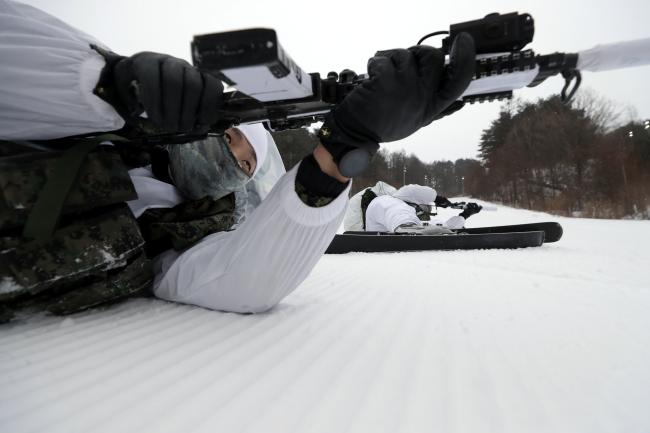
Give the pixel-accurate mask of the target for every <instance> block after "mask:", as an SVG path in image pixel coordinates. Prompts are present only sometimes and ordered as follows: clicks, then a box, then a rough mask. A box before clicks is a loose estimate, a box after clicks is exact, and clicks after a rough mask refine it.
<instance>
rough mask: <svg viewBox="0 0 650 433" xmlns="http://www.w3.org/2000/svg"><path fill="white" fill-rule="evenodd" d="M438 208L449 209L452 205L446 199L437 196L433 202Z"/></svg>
mask: <svg viewBox="0 0 650 433" xmlns="http://www.w3.org/2000/svg"><path fill="white" fill-rule="evenodd" d="M433 202H434V203H435V204H436V206H438V207H449V206H453V203H452V202H450V201H449V199H448V198H447V197H443V196H441V195H437V196H436V199H435V200H434V201H433Z"/></svg>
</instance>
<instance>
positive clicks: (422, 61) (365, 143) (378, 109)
mask: <svg viewBox="0 0 650 433" xmlns="http://www.w3.org/2000/svg"><path fill="white" fill-rule="evenodd" d="M474 69H475V48H474V40H473V39H472V37H471V36H470V35H469V34H466V33H461V34H459V35H458V36H457V37H456V39H455V41H454V43H453V46H452V49H451V55H450V63H449V65H448V66H447V67H445V56H444V54H443V52H442V51H440V50H438V49H436V48H433V47H429V46H424V45H418V46H415V47H411V48H409V49H408V50H406V49H395V50H388V51H379V52H377V53H376V54H375V56H374V57H372V58H371V59H370V60H369V61H368V74H369V79H368V80H366V81H365V82H363V83H362V84H360V85H358V86H357V87H356V88H355V89H354V90H353V91H352V92H350V94H348V95H347V96H346V97H345V99H343V101H342V102H341V103H340V104H339V105H338V106H336V107H335V108H334V109H333V110H332V111H331V112H330V113H328V115H327V117H326V119H325V122H324V124H323V127H322V128H321V130H320V132H319V137H320V140H321V143H322V144H323V145H324V146H325V148H326V149H327V150H328V151H329V152H330V153H331V154H332V156H333V158H334V161H335V162H336V163H337V164H338V167H339V171H340V172H341V174H343V175H344V176H346V177H353V176H357V175H359V174H360V173H361V172H362V171H363V169H364V168H365V167H366V166H367V164H368V162H369V161H370V158H371V157H372V155H374V153H375V152H376V151H377V149H378V148H379V143H384V142H390V141H396V140H400V139H402V138H405V137H408V136H409V135H411V134H412V133H414V132H415V131H417V130H418V129H420V128H421V127H423V126H426V125H428V124H429V123H431V122H432V121H433V120H434V119H436V118H437V117H439V116H441V115H444V114H443V113H444V111H445V110H446V109H447V108H448V107H449V106H450V105H452V103H454V101H456V100H457V99H458V98H459V97H460V96H461V95H462V93H463V92H464V91H465V89H466V88H467V86H468V85H469V83H470V81H471V80H472V76H473V75H474ZM461 106H462V105H461ZM458 108H459V107H458V104H456V106H455V107H454V109H458Z"/></svg>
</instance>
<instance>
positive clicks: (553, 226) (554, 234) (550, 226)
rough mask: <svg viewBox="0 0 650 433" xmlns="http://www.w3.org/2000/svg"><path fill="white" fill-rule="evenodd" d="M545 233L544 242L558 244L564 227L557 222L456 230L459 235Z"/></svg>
mask: <svg viewBox="0 0 650 433" xmlns="http://www.w3.org/2000/svg"><path fill="white" fill-rule="evenodd" d="M539 230H541V231H543V232H544V242H557V241H559V240H560V238H561V237H562V233H563V231H562V226H561V225H560V224H559V223H556V222H544V223H530V224H512V225H507V226H493V227H475V228H469V229H467V228H465V229H459V230H456V232H457V233H469V234H481V233H508V232H530V231H539Z"/></svg>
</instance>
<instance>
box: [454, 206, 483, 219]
mask: <svg viewBox="0 0 650 433" xmlns="http://www.w3.org/2000/svg"><path fill="white" fill-rule="evenodd" d="M481 209H483V206H481V205H479V204H476V203H467V204H466V205H465V210H463V211H462V212H461V213H459V214H458V215H460V216H462V217H463V218H465V219H467V218H469V217H471V216H472V215H474V214H477V213H479V212H480V211H481Z"/></svg>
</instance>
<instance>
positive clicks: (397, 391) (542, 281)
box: [0, 208, 650, 433]
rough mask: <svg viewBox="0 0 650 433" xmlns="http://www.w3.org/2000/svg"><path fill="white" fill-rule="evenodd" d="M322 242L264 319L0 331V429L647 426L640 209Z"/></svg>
mask: <svg viewBox="0 0 650 433" xmlns="http://www.w3.org/2000/svg"><path fill="white" fill-rule="evenodd" d="M551 220H552V221H559V222H560V223H561V224H562V225H563V226H564V237H563V238H562V240H560V241H559V242H557V243H554V244H546V245H544V246H543V247H541V248H531V249H523V250H493V251H442V252H415V253H393V254H360V253H354V254H347V255H340V256H325V257H324V258H323V259H322V260H321V262H320V263H319V264H318V266H317V267H316V269H315V270H314V271H313V273H312V274H311V276H310V277H309V278H308V279H307V280H306V281H305V283H304V284H303V285H302V287H300V288H299V289H298V290H297V291H296V292H295V293H294V294H292V295H291V296H289V297H288V298H287V299H286V300H285V301H283V302H282V303H281V304H280V305H279V306H278V307H277V308H275V309H274V310H272V311H271V312H269V313H266V314H260V315H236V314H226V313H219V312H213V311H208V310H203V309H200V308H193V307H188V306H183V305H175V304H170V303H166V302H162V301H157V300H153V299H140V300H133V301H130V302H127V303H123V304H120V305H117V306H115V307H112V308H110V309H108V310H104V311H98V312H97V311H95V312H88V313H84V314H80V315H76V316H73V317H70V318H65V319H64V318H54V317H40V318H32V319H30V320H27V321H26V322H21V323H13V324H10V325H3V326H0V431H1V432H8V433H9V432H12V433H18V432H35V431H43V432H65V433H72V432H84V433H87V432H111V433H116V432H161V433H162V432H183V433H189V432H229V433H230V432H265V433H275V432H300V433H308V432H325V433H335V432H337V433H338V432H369V433H378V432H390V433H396V432H400V433H404V432H418V433H420V432H445V433H451V432H472V433H475V432H499V433H505V432H513V433H523V432H554V433H556V432H571V433H578V432H585V433H587V432H588V433H597V432H617V433H619V432H626V433H634V432H639V433H641V432H644V433H647V432H649V431H650V273H649V270H648V264H649V263H650V221H607V220H588V219H568V218H557V217H551V216H549V215H545V214H540V213H534V212H528V211H522V210H515V209H508V208H500V209H499V210H498V211H497V212H482V213H480V214H478V215H476V216H474V217H472V218H471V219H470V221H469V222H470V224H469V225H470V226H479V225H501V224H506V223H524V222H534V221H551Z"/></svg>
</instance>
